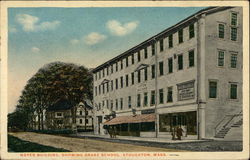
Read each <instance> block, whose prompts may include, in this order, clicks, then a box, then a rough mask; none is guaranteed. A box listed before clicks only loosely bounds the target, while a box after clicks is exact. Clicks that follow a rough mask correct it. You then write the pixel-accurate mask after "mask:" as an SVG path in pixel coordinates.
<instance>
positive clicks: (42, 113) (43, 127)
mask: <svg viewBox="0 0 250 160" xmlns="http://www.w3.org/2000/svg"><path fill="white" fill-rule="evenodd" d="M41 116H42V118H41V121H42V123H41V124H42V130H44V124H43V110H42V111H41Z"/></svg>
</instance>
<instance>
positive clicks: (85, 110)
mask: <svg viewBox="0 0 250 160" xmlns="http://www.w3.org/2000/svg"><path fill="white" fill-rule="evenodd" d="M84 112H85V116H84V118H85V119H84V126H85V132H86V129H87V126H86V125H87V123H86V120H87V114H86V112H87V109H86V106H85V108H84Z"/></svg>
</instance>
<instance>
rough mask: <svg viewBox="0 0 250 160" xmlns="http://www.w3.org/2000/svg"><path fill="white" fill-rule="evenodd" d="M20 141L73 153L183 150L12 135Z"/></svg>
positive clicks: (31, 134)
mask: <svg viewBox="0 0 250 160" xmlns="http://www.w3.org/2000/svg"><path fill="white" fill-rule="evenodd" d="M10 134H11V135H13V136H15V137H18V138H20V139H23V140H26V141H30V142H35V143H39V144H42V145H46V146H53V147H56V148H64V149H66V150H70V151H73V152H180V151H181V150H175V149H166V148H156V147H146V146H139V145H132V144H121V143H112V142H104V141H99V140H92V139H80V138H70V137H62V136H55V135H48V134H39V133H33V132H18V133H10Z"/></svg>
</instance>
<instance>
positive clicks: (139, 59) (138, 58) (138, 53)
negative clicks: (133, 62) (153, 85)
mask: <svg viewBox="0 0 250 160" xmlns="http://www.w3.org/2000/svg"><path fill="white" fill-rule="evenodd" d="M137 60H138V62H140V61H141V53H140V51H138V52H137Z"/></svg>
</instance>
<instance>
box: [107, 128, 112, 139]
mask: <svg viewBox="0 0 250 160" xmlns="http://www.w3.org/2000/svg"><path fill="white" fill-rule="evenodd" d="M107 130H108V134H109V136H110V138H112V132H111V126H107Z"/></svg>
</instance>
